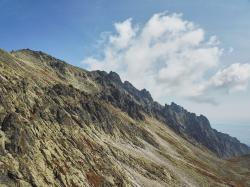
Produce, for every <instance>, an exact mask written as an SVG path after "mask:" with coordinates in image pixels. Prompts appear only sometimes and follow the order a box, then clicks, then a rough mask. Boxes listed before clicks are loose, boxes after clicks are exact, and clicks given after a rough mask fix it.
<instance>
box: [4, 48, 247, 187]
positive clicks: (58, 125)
mask: <svg viewBox="0 0 250 187" xmlns="http://www.w3.org/2000/svg"><path fill="white" fill-rule="evenodd" d="M0 83H1V84H0V129H1V130H0V155H1V157H0V168H1V170H0V186H32V187H35V186H37V187H40V186H42V187H43V186H72V187H80V186H86V187H91V186H92V187H98V186H105V187H109V186H138V187H139V186H141V187H144V186H145V187H147V186H148V187H151V186H176V187H179V186H183V187H184V186H190V187H191V186H197V187H199V186H204V187H206V186H219V187H220V186H221V187H222V186H223V187H225V186H234V187H241V186H242V187H247V186H250V159H249V158H250V155H249V154H250V148H249V147H248V146H247V145H245V144H243V143H241V142H240V141H239V140H237V139H236V138H233V137H231V136H229V135H227V134H224V133H221V132H218V131H217V130H215V129H213V128H211V126H210V123H209V120H208V119H207V118H206V117H205V116H203V115H199V116H197V115H196V114H194V113H191V112H189V111H187V110H186V109H184V108H183V107H181V106H179V105H177V104H175V103H173V102H172V103H171V104H169V105H168V104H165V105H164V106H163V105H161V104H159V103H158V102H156V101H154V100H153V98H152V97H151V95H150V93H149V92H148V91H147V90H146V89H142V90H138V89H137V88H135V87H134V86H133V85H132V84H131V83H130V82H128V81H124V82H123V81H122V80H121V79H120V77H119V75H118V74H117V73H115V72H109V73H107V72H104V71H87V70H84V69H81V68H78V67H75V66H72V65H70V64H67V63H66V62H64V61H62V60H59V59H57V58H54V57H52V56H50V55H48V54H46V53H44V52H41V51H33V50H30V49H22V50H18V51H12V52H6V51H4V50H0Z"/></svg>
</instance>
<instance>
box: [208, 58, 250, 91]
mask: <svg viewBox="0 0 250 187" xmlns="http://www.w3.org/2000/svg"><path fill="white" fill-rule="evenodd" d="M249 81H250V64H239V63H236V64H232V65H230V66H229V67H228V68H225V69H223V70H219V71H218V72H217V73H216V74H215V75H214V76H213V77H212V78H211V79H210V81H209V82H208V84H207V85H206V86H205V90H208V89H210V90H221V91H225V92H235V91H241V90H245V89H246V88H247V85H248V82H249Z"/></svg>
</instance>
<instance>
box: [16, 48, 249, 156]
mask: <svg viewBox="0 0 250 187" xmlns="http://www.w3.org/2000/svg"><path fill="white" fill-rule="evenodd" d="M20 52H21V53H29V54H33V55H38V56H39V55H40V56H46V57H48V58H49V59H50V60H51V59H53V60H52V63H51V64H50V66H51V67H52V68H56V69H58V70H59V71H60V72H61V73H63V74H65V70H64V68H63V67H66V66H67V65H68V64H67V63H66V62H64V61H61V60H58V59H55V58H54V57H52V56H50V55H47V54H46V53H43V52H41V51H32V50H30V49H21V50H18V51H12V54H16V53H17V54H18V53H20ZM53 61H55V62H56V63H53ZM93 72H94V73H93ZM93 72H89V74H90V76H92V74H94V76H96V73H97V74H98V76H97V77H94V79H96V81H97V82H98V81H100V82H99V83H100V84H101V85H103V87H104V89H105V87H107V86H109V85H105V84H107V83H110V82H112V83H114V84H115V86H117V87H118V90H121V89H124V90H125V91H127V92H128V93H129V94H131V95H132V97H134V98H135V100H136V101H137V102H138V103H139V105H142V109H141V110H143V112H147V113H148V114H151V115H153V116H154V117H156V118H157V119H160V120H162V121H163V122H164V123H166V124H167V125H170V127H171V128H172V129H173V130H175V132H177V133H180V135H182V136H184V137H185V135H188V137H187V140H188V138H193V139H194V140H195V141H197V142H198V143H201V144H202V145H203V146H205V147H207V148H209V149H210V150H211V151H213V152H215V153H216V154H217V156H219V157H224V158H230V157H234V156H239V155H243V154H246V153H249V152H250V148H249V147H248V146H247V145H245V144H241V143H240V142H239V140H238V139H237V138H234V137H231V136H230V135H228V134H225V133H222V132H218V131H217V130H215V129H212V127H211V125H210V122H209V120H208V119H207V118H206V117H205V116H204V115H199V116H196V114H195V113H191V112H188V111H187V110H186V109H184V108H183V107H181V106H179V105H177V104H175V103H174V102H172V103H171V104H170V105H167V104H165V106H162V105H161V104H159V103H158V102H156V101H154V100H153V98H152V96H151V94H150V92H149V91H147V90H146V89H142V90H138V89H136V88H135V87H134V86H133V85H132V84H131V83H130V82H128V81H124V82H122V80H121V78H120V76H119V75H118V74H117V73H115V72H112V71H111V72H110V73H107V72H105V71H93ZM99 76H100V77H101V80H99V79H100V77H99ZM103 80H106V82H104V81H103ZM112 86H114V85H112ZM111 90H112V88H111ZM116 91H117V90H115V91H114V92H116ZM109 92H110V90H106V91H103V92H102V93H105V94H104V95H101V96H98V97H101V98H102V99H104V100H107V101H109V102H111V103H112V101H110V98H111V97H112V96H113V95H112V94H118V93H109ZM107 93H108V94H107ZM119 94H121V95H122V93H119ZM107 97H109V98H107ZM120 99H121V98H120ZM113 101H117V98H115V99H114V100H113ZM113 104H115V106H116V107H119V108H121V109H122V110H126V109H125V108H122V107H123V103H122V104H121V105H119V104H118V103H113ZM129 104H130V105H134V104H135V103H132V101H130V103H129ZM134 106H135V105H134ZM139 108H140V107H139V106H136V108H134V110H133V111H126V112H128V114H129V115H130V116H131V117H132V118H137V119H143V115H141V114H140V111H139V110H140V109H139ZM162 113H163V114H162ZM172 113H175V115H178V114H179V116H178V117H176V116H174V115H172ZM134 114H135V115H134ZM181 115H186V118H190V119H191V120H193V122H195V124H196V126H195V127H192V126H191V125H192V124H189V125H187V126H184V125H185V124H187V123H188V120H187V121H185V120H186V119H182V121H185V122H180V121H178V120H177V119H176V118H179V117H180V118H181V117H182V116H181ZM162 118H163V119H162ZM197 120H198V121H197ZM182 123H183V124H182ZM199 123H201V125H199ZM184 128H185V129H184ZM198 128H201V130H200V131H199V132H197V133H194V132H196V131H197V129H198ZM202 128H206V130H207V132H202V130H203V129H202ZM183 131H184V132H183ZM199 133H203V134H202V135H199ZM207 133H209V134H207ZM210 134H211V136H213V137H209V136H210ZM202 136H206V138H209V140H204V139H203V138H202ZM215 139H218V140H217V141H216V142H214V141H213V140H215ZM220 142H223V143H224V144H223V145H220ZM227 142H231V144H230V145H227V144H226V143H227ZM193 143H194V142H193ZM211 144H213V145H212V146H211ZM234 144H235V145H234ZM217 145H218V146H217ZM213 146H214V147H213ZM230 147H232V149H231V150H229V152H228V153H227V150H226V149H229V148H230ZM223 148H225V149H223ZM234 149H235V150H234Z"/></svg>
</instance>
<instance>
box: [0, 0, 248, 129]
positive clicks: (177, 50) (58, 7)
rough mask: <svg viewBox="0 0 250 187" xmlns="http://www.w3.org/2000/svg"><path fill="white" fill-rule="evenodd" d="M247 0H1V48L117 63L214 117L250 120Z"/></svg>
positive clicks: (124, 74) (125, 75) (78, 61)
mask: <svg viewBox="0 0 250 187" xmlns="http://www.w3.org/2000/svg"><path fill="white" fill-rule="evenodd" d="M249 20H250V1H249V0H238V1H234V0H210V1H204V0H185V1H183V0H126V1H122V0H71V1H68V0H60V1H59V0H53V1H51V0H50V1H49V0H43V1H34V0H22V1H20V0H0V23H1V25H0V41H1V42H0V44H1V45H0V48H3V49H5V50H8V51H10V50H17V49H23V48H30V49H34V50H41V51H44V52H46V53H49V54H51V55H53V56H55V57H57V58H60V59H63V60H65V61H66V62H68V63H71V64H73V65H76V66H79V67H83V68H85V69H88V70H94V69H102V70H105V71H111V70H112V71H116V72H118V73H119V74H120V75H121V78H122V80H129V81H130V82H131V83H133V84H134V85H135V86H136V87H137V88H139V89H142V88H146V89H148V90H149V91H150V92H151V94H152V96H153V98H154V99H155V100H157V101H159V102H160V103H162V104H164V103H171V102H172V101H174V102H175V103H178V104H180V105H182V106H184V107H185V108H187V109H188V110H190V111H192V112H196V113H197V114H204V115H206V116H207V117H208V119H209V120H210V121H211V123H212V124H235V125H237V124H244V125H249V128H250V86H249V82H250V52H249V49H250V42H249V41H250V21H249Z"/></svg>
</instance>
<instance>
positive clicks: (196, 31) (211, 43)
mask: <svg viewBox="0 0 250 187" xmlns="http://www.w3.org/2000/svg"><path fill="white" fill-rule="evenodd" d="M114 27H115V33H110V34H109V35H108V36H107V39H106V40H105V42H104V43H103V49H102V50H101V53H102V55H101V57H96V56H92V57H88V58H86V59H84V60H83V64H84V65H85V66H87V67H88V69H89V70H97V69H101V70H105V71H115V72H118V73H119V74H120V75H121V78H122V79H123V80H128V81H130V82H132V83H133V84H134V85H135V86H136V87H138V88H140V89H142V88H147V89H148V90H149V91H150V92H151V93H152V95H153V97H154V98H155V99H157V100H159V99H160V100H162V99H161V98H164V97H166V96H169V95H175V96H178V97H185V98H189V99H192V100H196V101H198V102H210V103H212V104H215V103H216V102H215V101H213V98H210V97H209V96H208V95H207V93H208V92H209V91H210V90H211V89H218V90H224V91H229V92H231V91H238V90H243V89H245V88H246V86H247V82H248V80H249V76H248V75H250V73H249V66H250V65H249V64H233V65H231V66H230V67H228V68H226V69H224V70H219V71H218V72H217V73H215V74H214V75H212V76H211V71H214V70H216V69H217V68H218V67H219V62H220V56H221V55H222V53H223V49H221V48H220V47H219V44H220V42H219V40H218V39H217V37H216V36H211V37H210V38H207V37H206V36H205V31H204V30H203V29H202V28H201V27H199V26H198V25H195V24H194V23H193V22H190V21H186V20H184V19H183V17H182V15H181V14H171V15H170V14H166V13H158V14H155V15H153V16H152V17H151V18H150V19H149V20H148V21H147V22H146V23H145V24H144V25H140V26H138V25H135V24H133V20H132V19H131V18H129V19H127V20H125V21H123V22H119V23H115V25H114ZM99 56H100V55H99ZM247 74H248V75H247ZM208 75H210V77H209V76H208Z"/></svg>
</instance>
